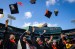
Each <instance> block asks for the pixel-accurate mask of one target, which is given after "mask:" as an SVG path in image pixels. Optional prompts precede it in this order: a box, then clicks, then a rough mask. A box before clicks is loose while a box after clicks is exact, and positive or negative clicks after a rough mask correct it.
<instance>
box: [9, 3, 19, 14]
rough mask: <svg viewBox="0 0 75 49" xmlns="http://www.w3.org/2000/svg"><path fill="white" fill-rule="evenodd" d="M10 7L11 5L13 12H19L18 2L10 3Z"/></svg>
mask: <svg viewBox="0 0 75 49" xmlns="http://www.w3.org/2000/svg"><path fill="white" fill-rule="evenodd" d="M9 7H10V11H11V14H16V13H19V11H18V6H17V3H15V4H10V5H9Z"/></svg>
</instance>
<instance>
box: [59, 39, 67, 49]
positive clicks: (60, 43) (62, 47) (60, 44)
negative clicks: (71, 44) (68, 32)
mask: <svg viewBox="0 0 75 49" xmlns="http://www.w3.org/2000/svg"><path fill="white" fill-rule="evenodd" d="M58 46H59V49H65V47H66V45H65V44H64V43H63V42H62V39H60V40H59V43H58Z"/></svg>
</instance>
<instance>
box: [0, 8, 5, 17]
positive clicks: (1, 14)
mask: <svg viewBox="0 0 75 49" xmlns="http://www.w3.org/2000/svg"><path fill="white" fill-rule="evenodd" d="M3 17H4V14H3V9H0V18H3Z"/></svg>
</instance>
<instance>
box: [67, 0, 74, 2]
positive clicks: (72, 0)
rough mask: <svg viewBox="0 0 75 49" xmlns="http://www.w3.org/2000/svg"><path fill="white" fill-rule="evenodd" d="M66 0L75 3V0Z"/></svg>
mask: <svg viewBox="0 0 75 49" xmlns="http://www.w3.org/2000/svg"><path fill="white" fill-rule="evenodd" d="M66 1H68V2H69V3H74V2H75V0H66Z"/></svg>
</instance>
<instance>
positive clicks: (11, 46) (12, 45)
mask: <svg viewBox="0 0 75 49" xmlns="http://www.w3.org/2000/svg"><path fill="white" fill-rule="evenodd" d="M6 48H7V49H17V44H16V42H15V43H13V42H11V41H10V40H8V41H7V43H6Z"/></svg>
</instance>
